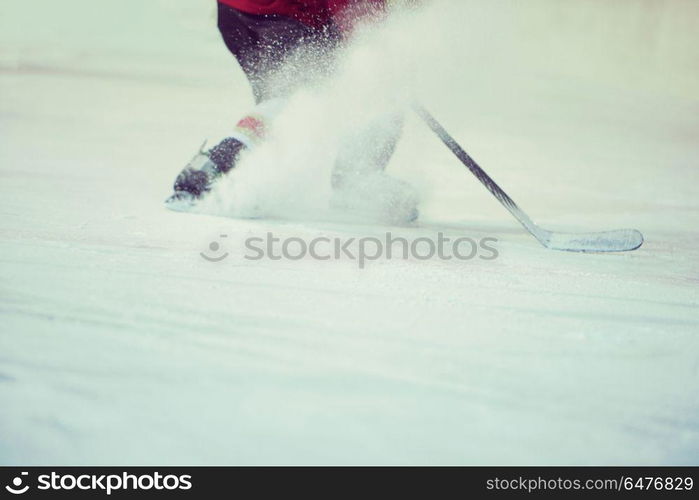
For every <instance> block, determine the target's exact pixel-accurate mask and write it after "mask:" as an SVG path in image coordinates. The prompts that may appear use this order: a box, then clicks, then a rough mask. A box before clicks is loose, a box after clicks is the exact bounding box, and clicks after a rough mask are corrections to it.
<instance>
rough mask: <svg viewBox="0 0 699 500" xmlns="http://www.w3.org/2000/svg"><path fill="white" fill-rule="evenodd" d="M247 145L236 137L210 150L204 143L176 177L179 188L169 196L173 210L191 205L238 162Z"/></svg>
mask: <svg viewBox="0 0 699 500" xmlns="http://www.w3.org/2000/svg"><path fill="white" fill-rule="evenodd" d="M243 149H245V145H244V144H243V143H242V142H240V141H239V140H238V139H235V138H233V137H229V138H227V139H224V140H223V141H221V142H220V143H219V144H218V145H217V146H215V147H213V148H211V149H210V150H209V151H204V149H203V146H202V149H200V150H199V152H198V153H197V154H196V155H194V158H192V159H191V160H190V162H189V163H188V164H187V166H186V167H185V168H184V169H182V171H181V172H180V173H179V175H178V176H177V178H176V179H175V184H174V191H175V192H174V193H173V194H172V195H171V196H170V197H169V198H168V199H167V200H165V205H166V206H167V207H168V208H170V209H171V210H181V211H186V210H187V209H189V208H191V207H192V206H193V205H194V204H195V203H196V202H197V201H198V200H200V199H201V198H202V197H204V196H205V195H206V193H208V192H209V191H211V188H212V186H213V185H214V183H215V182H216V181H217V180H218V179H219V178H220V177H222V176H223V175H225V174H226V173H228V171H230V170H231V169H232V168H233V167H234V166H235V164H236V162H237V161H238V157H239V155H240V152H241V151H242V150H243Z"/></svg>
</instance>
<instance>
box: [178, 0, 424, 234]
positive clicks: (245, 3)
mask: <svg viewBox="0 0 699 500" xmlns="http://www.w3.org/2000/svg"><path fill="white" fill-rule="evenodd" d="M390 1H392V0H218V28H219V31H220V33H221V36H222V37H223V41H224V43H225V45H226V47H227V48H228V50H229V51H230V52H231V53H232V54H233V55H234V56H235V58H236V60H237V62H238V64H239V65H240V67H241V68H242V69H243V71H244V72H245V75H246V76H247V79H248V81H249V82H250V85H251V86H252V92H253V96H254V98H255V102H256V106H255V108H254V110H253V111H252V112H251V113H249V114H247V115H246V116H244V117H242V118H241V119H240V120H239V121H238V123H237V125H236V127H235V131H234V133H232V134H231V136H230V137H227V138H226V139H224V140H223V141H221V142H220V143H219V144H217V145H216V146H214V147H213V148H211V149H210V150H208V151H200V152H199V153H197V154H196V155H195V157H194V158H193V159H192V160H191V161H190V162H189V164H188V165H187V166H186V167H185V168H184V169H183V170H182V172H181V173H180V174H179V175H178V176H177V178H176V180H175V184H174V191H175V192H174V194H173V195H172V196H171V197H170V198H169V199H168V200H167V202H166V203H167V205H168V206H170V208H173V209H181V208H182V207H183V206H188V205H192V204H194V203H195V202H196V201H197V200H199V199H200V198H202V197H203V196H204V195H205V194H206V193H208V192H209V191H210V190H211V188H212V186H213V185H214V183H215V182H216V181H217V180H218V179H220V178H221V177H222V176H224V175H226V174H227V173H228V172H229V171H230V170H231V169H233V168H234V167H235V166H236V162H237V161H238V159H239V157H240V154H241V153H242V152H243V151H244V150H245V149H248V148H253V147H256V146H257V145H259V144H260V143H262V142H264V138H265V131H266V129H267V128H268V126H269V124H270V122H271V120H273V118H274V116H275V114H276V113H277V112H278V109H279V107H280V105H281V104H280V103H283V102H284V100H285V99H286V98H288V97H289V96H290V95H291V94H293V92H294V91H295V90H296V89H298V88H299V87H301V86H303V85H304V83H307V81H308V78H309V76H308V75H313V74H318V73H319V68H318V66H321V71H320V73H322V72H323V71H329V70H330V68H331V67H332V63H333V55H334V54H335V53H336V51H337V49H338V48H339V47H341V46H342V44H343V42H344V41H345V40H347V39H348V38H349V36H350V35H351V33H352V29H353V28H354V27H355V26H356V25H357V24H359V23H372V22H377V21H378V20H379V19H382V18H383V17H384V16H385V14H386V11H387V3H388V2H390ZM306 53H307V54H308V57H305V56H304V54H306ZM291 58H293V62H292V64H288V63H289V61H290V59H291ZM305 66H308V67H305ZM311 66H312V68H311ZM311 69H312V70H313V71H310V70H311ZM282 72H283V75H281V77H280V73H282ZM383 122H384V123H383V124H382V126H380V127H378V129H379V132H378V133H375V131H371V130H369V131H365V132H364V137H365V138H366V136H367V134H369V135H370V136H371V139H370V140H369V141H368V145H367V141H366V140H365V141H364V144H363V147H362V148H361V150H362V151H361V153H360V154H361V155H362V157H361V158H357V156H356V155H357V152H356V151H355V152H353V153H352V154H351V155H346V154H343V153H342V151H338V156H337V160H336V163H335V165H334V170H333V175H332V185H333V188H334V189H335V190H336V191H342V190H343V189H346V190H348V191H350V190H351V189H352V188H353V187H356V186H358V185H359V186H366V185H369V184H371V185H372V187H373V188H374V193H372V194H368V195H366V196H364V201H365V202H366V203H367V204H374V205H376V204H377V203H378V204H380V205H383V206H379V207H373V208H374V209H376V208H378V210H379V211H380V212H385V213H387V214H388V213H390V215H388V216H387V217H386V219H389V220H390V219H397V220H391V222H401V220H405V221H410V220H414V219H415V218H416V217H417V209H416V205H417V196H416V194H415V192H414V190H413V189H412V188H410V187H409V186H407V184H406V183H404V182H402V181H399V180H397V179H395V178H393V177H389V176H388V175H385V174H382V171H383V169H384V167H385V166H386V164H387V163H388V161H389V159H390V158H391V156H392V155H393V151H394V149H395V146H396V142H397V140H398V138H399V137H400V134H401V131H402V116H401V115H400V113H398V114H395V115H391V116H387V117H386V118H385V120H383ZM348 140H349V139H348ZM344 149H346V148H344ZM359 164H362V165H363V167H362V168H356V166H357V165H359ZM367 165H368V168H367ZM360 171H361V172H360ZM358 172H359V173H358ZM355 174H356V175H355ZM376 192H381V196H379V198H381V199H377V196H375V193H376ZM361 203H363V202H360V204H361ZM355 208H356V207H355ZM359 208H360V209H361V208H362V207H359ZM396 213H397V214H398V215H397V216H396V215H395V214H396Z"/></svg>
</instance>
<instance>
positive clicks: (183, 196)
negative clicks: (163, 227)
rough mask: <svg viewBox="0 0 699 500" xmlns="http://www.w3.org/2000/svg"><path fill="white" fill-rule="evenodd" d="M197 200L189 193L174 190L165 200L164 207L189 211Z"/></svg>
mask: <svg viewBox="0 0 699 500" xmlns="http://www.w3.org/2000/svg"><path fill="white" fill-rule="evenodd" d="M197 201H198V198H196V197H195V196H194V195H193V194H191V193H186V192H176V193H175V194H173V195H172V196H170V197H169V198H168V199H167V200H165V208H167V209H169V210H172V211H174V212H191V211H192V210H193V209H194V207H195V206H196V204H197Z"/></svg>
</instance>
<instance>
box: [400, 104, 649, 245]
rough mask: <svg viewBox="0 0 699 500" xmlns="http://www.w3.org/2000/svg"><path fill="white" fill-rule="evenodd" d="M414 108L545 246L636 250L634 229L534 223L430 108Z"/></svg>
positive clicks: (639, 238)
mask: <svg viewBox="0 0 699 500" xmlns="http://www.w3.org/2000/svg"><path fill="white" fill-rule="evenodd" d="M413 109H414V110H415V112H416V113H417V114H418V116H419V117H420V118H422V120H423V121H424V122H425V123H426V124H427V126H428V127H430V129H432V131H433V132H434V133H435V134H437V136H438V137H439V138H440V139H441V140H442V142H443V143H444V144H445V145H446V146H447V147H448V148H449V149H450V150H451V151H452V153H454V155H455V156H456V157H457V158H458V159H459V160H460V161H461V163H463V164H464V165H465V166H466V168H468V169H469V170H470V171H471V173H472V174H473V175H474V176H475V177H476V178H477V179H478V180H479V181H480V182H481V184H483V185H484V186H485V187H486V188H487V189H488V191H490V193H491V194H492V195H493V196H495V198H497V200H498V201H499V202H500V203H501V204H502V205H503V206H504V207H505V208H506V209H507V210H509V212H510V213H511V214H512V215H513V216H514V217H515V219H517V220H518V221H519V223H520V224H522V226H523V227H524V228H525V229H526V230H527V231H529V233H530V234H531V235H532V236H534V237H535V238H536V239H537V240H538V241H539V243H541V244H542V245H543V246H545V247H546V248H550V249H552V250H563V251H567V252H626V251H629V250H636V249H637V248H639V247H640V246H641V245H642V244H643V235H642V234H641V233H640V232H639V231H637V230H635V229H618V230H616V231H602V232H596V233H560V232H555V231H548V230H546V229H544V228H542V227H539V226H537V225H536V224H535V223H534V222H533V221H532V220H531V219H530V218H529V216H528V215H527V214H526V213H525V212H524V211H523V210H522V209H521V208H519V206H518V205H517V204H516V203H515V202H514V200H513V199H512V198H510V197H509V196H508V195H507V193H505V191H503V190H502V188H501V187H500V186H498V185H497V184H496V183H495V181H494V180H493V179H491V178H490V176H489V175H488V174H486V173H485V171H484V170H483V169H482V168H481V167H480V166H479V165H478V164H477V163H476V162H475V160H474V159H473V158H471V157H470V156H469V154H468V153H466V151H464V150H463V148H462V147H461V146H460V145H459V143H458V142H456V140H455V139H454V138H453V137H452V136H451V135H449V133H448V132H447V131H446V130H445V129H444V127H442V125H441V124H440V123H439V122H438V121H437V120H436V119H435V118H434V117H433V116H432V114H431V113H430V112H429V111H427V110H426V109H425V108H424V107H423V106H422V105H420V104H419V103H417V102H415V103H413Z"/></svg>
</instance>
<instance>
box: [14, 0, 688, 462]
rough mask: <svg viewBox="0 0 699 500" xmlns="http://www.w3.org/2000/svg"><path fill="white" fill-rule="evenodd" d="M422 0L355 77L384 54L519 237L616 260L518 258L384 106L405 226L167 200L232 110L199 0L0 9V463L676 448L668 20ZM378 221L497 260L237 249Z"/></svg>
mask: <svg viewBox="0 0 699 500" xmlns="http://www.w3.org/2000/svg"><path fill="white" fill-rule="evenodd" d="M435 2H436V3H439V4H440V5H441V10H440V11H439V12H434V11H433V10H430V9H428V10H427V11H426V12H423V13H422V14H416V16H424V17H422V18H421V19H422V20H421V21H417V22H416V21H415V20H403V24H401V25H400V26H398V27H393V28H392V29H393V31H392V32H391V33H390V34H388V35H386V36H387V39H388V42H387V43H385V44H382V45H381V46H377V47H375V51H374V50H368V51H367V53H366V57H367V60H369V61H373V62H372V63H371V64H376V65H377V66H376V67H375V68H374V69H375V70H376V73H374V72H372V70H371V67H369V69H367V68H365V69H366V70H367V73H366V74H367V75H369V78H370V81H371V75H373V74H381V70H380V68H381V67H382V65H383V63H384V62H386V64H389V65H390V64H394V65H395V66H396V67H397V68H398V69H395V68H393V69H392V70H391V71H388V76H389V77H391V78H396V81H393V82H390V83H392V84H395V85H396V87H397V88H403V87H405V86H407V85H411V86H412V87H411V88H412V90H413V91H414V92H416V93H417V94H418V95H419V96H420V99H421V101H422V102H423V103H424V104H425V105H426V106H427V107H429V108H430V109H431V110H432V111H433V112H434V114H435V115H436V116H437V117H438V118H439V119H440V120H442V121H443V123H444V125H445V127H447V128H448V129H449V130H450V131H451V132H452V133H453V135H454V136H455V137H456V138H457V139H458V140H459V141H461V143H462V145H463V146H464V148H465V149H466V150H467V151H468V152H469V153H471V154H472V155H473V156H474V158H476V159H477V160H478V161H479V163H480V164H481V165H482V166H483V168H484V169H485V170H486V171H487V172H488V173H490V174H491V175H492V176H493V177H494V178H495V179H496V180H497V181H498V183H500V185H501V186H502V187H503V188H504V189H505V190H506V191H507V192H508V193H509V194H510V195H511V196H512V197H513V198H514V199H515V200H516V201H517V202H518V203H519V204H520V205H521V206H522V208H523V209H524V210H526V211H527V212H528V213H529V215H530V216H531V217H532V218H533V219H534V220H535V221H537V222H538V223H540V224H541V225H542V226H544V227H546V228H549V229H558V230H579V231H588V230H590V231H594V230H604V229H615V228H623V227H633V228H637V229H639V230H640V231H642V232H643V233H644V235H645V237H646V243H645V244H644V246H643V247H642V248H641V249H639V250H637V251H635V252H631V253H626V254H572V253H563V252H555V251H550V250H546V249H544V248H542V247H541V246H540V245H539V244H538V243H537V242H536V241H535V240H534V239H533V238H532V237H531V236H530V235H528V234H527V233H525V232H524V231H523V230H522V228H521V227H520V226H518V225H517V223H516V221H514V220H513V219H512V218H511V216H510V214H508V213H507V212H506V211H505V210H504V209H503V208H502V207H501V206H500V205H499V204H498V203H497V201H495V200H494V199H493V198H492V196H491V195H490V194H489V193H488V192H487V191H486V190H485V189H484V188H483V187H482V186H481V185H480V184H478V182H477V181H476V180H475V179H474V178H473V177H472V176H471V175H470V174H469V173H468V172H467V171H466V169H465V168H464V167H463V166H461V165H460V164H459V163H458V161H457V160H456V159H455V158H453V157H452V156H451V155H450V153H449V152H448V151H447V150H446V148H444V146H443V145H442V144H441V143H440V142H439V141H438V140H437V139H436V138H435V137H434V136H432V135H431V133H430V132H429V130H428V129H426V128H425V127H424V125H422V124H421V123H419V122H418V120H416V119H415V118H414V117H413V116H410V117H409V120H408V123H407V125H406V129H405V133H404V136H403V140H402V142H401V144H400V146H399V149H398V151H397V153H396V156H395V158H394V160H393V162H392V163H391V165H390V166H389V172H390V173H392V174H394V175H396V176H399V177H401V178H403V179H406V180H408V181H410V182H412V183H413V184H414V185H416V186H417V187H418V189H419V190H420V193H421V195H422V196H423V200H424V203H423V205H422V207H421V211H422V217H421V219H420V221H419V223H418V224H417V225H416V226H415V227H408V228H388V227H382V226H378V225H369V224H364V225H361V224H339V223H331V222H312V221H309V220H299V219H293V218H292V219H290V220H278V219H274V220H271V219H237V218H230V217H216V216H211V215H192V214H181V213H174V212H169V211H167V210H166V209H165V208H164V207H163V200H164V199H165V198H166V196H168V195H169V194H170V191H171V185H172V181H173V179H174V177H175V175H176V174H177V172H178V171H179V169H180V168H181V167H182V166H183V165H184V164H185V163H186V161H187V160H188V159H189V158H190V157H191V155H192V154H193V153H194V152H195V151H196V149H197V147H198V146H199V144H201V142H202V141H203V140H204V139H205V138H207V137H208V138H211V139H212V140H214V141H215V140H217V139H219V138H221V137H222V136H224V135H225V134H226V133H227V132H228V131H230V129H231V128H232V126H233V124H234V123H235V121H236V119H237V118H238V116H239V115H240V114H242V112H244V111H245V110H247V108H249V106H250V105H251V102H252V97H251V94H250V91H249V89H248V87H247V84H246V81H245V79H244V77H243V75H242V72H241V71H240V70H239V69H238V67H237V66H236V64H235V62H234V61H233V59H232V57H231V56H230V54H229V53H228V52H227V51H226V49H225V47H224V46H223V44H222V43H221V41H220V38H219V35H218V32H217V30H216V26H215V15H214V13H215V9H214V2H213V0H167V1H166V0H159V1H148V2H143V1H141V0H128V1H127V0H118V1H117V0H114V1H110V2H107V1H92V0H71V1H67V0H66V1H61V2H56V1H52V0H33V1H31V2H27V1H25V0H3V2H2V3H1V4H0V463H2V464H697V463H699V248H698V247H699V234H698V231H699V201H698V199H697V195H698V194H699V190H698V185H699V140H698V138H699V66H698V64H697V62H698V61H699V37H698V36H697V34H696V29H695V28H696V26H695V25H696V19H699V3H698V2H696V1H693V0H686V1H683V0H635V1H632V0H623V1H622V0H619V1H615V2H608V1H601V0H600V1H587V0H585V1H583V0H576V1H568V2H560V1H558V0H551V1H544V0H528V1H527V2H516V1H504V0H496V1H489V2H485V1H478V2H476V1H462V0H458V1H457V0H452V1H450V0H435ZM411 26H412V27H413V28H410V27H411ZM401 30H402V31H401ZM401 36H402V37H403V38H402V39H401ZM400 40H404V43H403V42H401V41H400ZM361 50H367V49H361ZM361 50H360V51H359V52H358V54H359V55H361V54H362V52H361ZM382 51H383V52H382ZM401 51H403V52H401ZM355 57H359V56H357V55H356V54H355ZM372 58H373V59H372ZM396 61H403V62H404V63H405V64H403V63H397V62H396ZM377 68H379V69H377ZM406 68H411V71H413V72H414V74H413V75H412V78H414V79H412V80H410V82H408V81H404V80H402V79H401V71H403V70H405V69H406ZM365 77H366V75H365ZM382 85H383V86H382ZM377 86H379V87H380V88H381V89H383V91H385V90H386V88H388V87H387V86H386V82H382V83H380V84H379V83H377ZM354 101H357V99H355V100H354ZM354 101H352V102H354ZM355 112H356V113H362V112H363V110H362V109H361V106H360V107H359V108H358V109H355ZM326 118H327V120H328V125H327V127H331V126H332V124H333V123H337V121H338V120H340V119H343V118H342V117H338V116H332V117H326ZM305 119H306V117H304V116H303V115H302V116H299V117H298V119H297V121H298V123H299V125H300V126H301V127H303V126H304V125H305V124H304V120H305ZM323 119H324V118H322V117H321V118H318V116H316V115H314V114H311V115H309V117H308V120H309V121H310V120H313V122H314V123H313V126H315V127H318V124H319V123H320V124H321V125H322V126H323V127H325V126H326V125H325V124H324V123H325V122H323V121H322V120H323ZM313 126H310V125H309V127H310V130H311V133H309V134H307V136H308V137H307V139H308V142H304V141H300V142H299V144H298V146H297V147H298V148H302V149H301V151H302V150H303V148H308V149H309V151H311V153H312V150H313V147H314V145H313V139H314V134H313V133H312V131H313ZM298 151H299V150H297V151H296V153H298ZM311 153H309V154H311ZM317 166H318V165H315V167H317ZM279 170H280V171H279V172H276V173H274V174H275V175H274V177H275V179H276V181H277V182H278V183H279V182H280V180H283V181H284V182H283V183H282V184H284V186H288V187H289V189H288V191H290V192H292V193H289V192H287V193H286V194H287V195H291V194H293V192H296V193H297V195H298V193H301V194H300V195H299V196H300V197H306V196H307V195H308V194H309V193H312V192H313V190H314V185H313V180H312V179H311V181H308V177H298V176H297V175H294V176H291V175H289V173H288V171H281V170H282V169H281V168H280V169H279ZM299 175H301V176H302V175H303V173H301V174H299ZM309 177H310V176H309ZM299 178H302V179H304V182H303V183H301V182H295V179H296V180H297V179H299ZM231 180H232V178H231ZM287 181H288V182H287ZM323 182H325V178H322V177H321V178H320V179H318V180H317V183H318V185H320V184H323ZM302 184H305V185H302ZM323 185H325V184H323ZM291 199H293V196H292V198H291ZM389 230H390V231H392V232H393V233H394V234H395V235H400V236H404V237H406V238H417V237H419V236H429V237H436V236H435V235H436V233H437V232H438V231H442V232H444V233H445V234H446V235H447V236H449V237H451V238H457V237H459V236H468V237H471V238H481V237H494V238H497V240H498V242H497V245H496V246H497V249H498V251H499V258H497V259H496V260H493V261H485V260H479V259H474V260H470V261H466V262H463V261H454V260H451V261H446V260H439V259H436V258H435V259H432V260H428V261H421V260H417V259H409V260H402V259H393V260H390V261H389V260H383V259H382V260H378V261H376V262H370V263H369V264H368V265H367V267H366V268H365V269H361V270H360V269H358V267H357V263H356V262H352V261H350V260H347V259H344V260H340V261H335V260H331V261H323V262H318V261H313V260H310V259H304V260H302V261H290V260H281V261H272V260H262V261H255V262H251V261H248V260H246V259H244V258H243V255H244V253H245V252H246V249H245V247H244V246H243V241H244V238H246V237H250V236H254V237H257V236H262V237H264V235H265V234H266V233H267V232H269V231H271V232H274V234H276V235H277V236H279V237H301V238H305V239H307V240H308V239H311V238H314V237H317V236H330V237H340V238H345V239H347V238H351V237H355V238H359V237H363V236H378V237H382V235H384V234H385V233H386V231H389ZM222 234H225V235H227V237H226V238H221V236H220V235H222ZM213 241H217V242H220V244H221V249H220V251H219V252H224V251H225V252H228V253H229V256H228V257H227V258H226V259H224V260H223V261H221V262H219V263H210V262H207V261H206V260H204V259H203V258H202V257H201V256H200V252H210V250H209V249H208V246H209V244H210V243H211V242H213Z"/></svg>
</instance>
